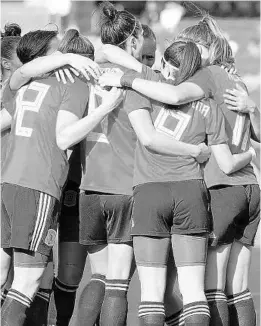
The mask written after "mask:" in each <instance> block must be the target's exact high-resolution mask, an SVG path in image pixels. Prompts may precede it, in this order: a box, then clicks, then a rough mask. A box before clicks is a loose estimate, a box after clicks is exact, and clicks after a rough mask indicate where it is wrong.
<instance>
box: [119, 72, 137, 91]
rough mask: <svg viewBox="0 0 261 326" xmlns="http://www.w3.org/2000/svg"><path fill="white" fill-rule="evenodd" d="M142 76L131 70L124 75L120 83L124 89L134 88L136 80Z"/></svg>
mask: <svg viewBox="0 0 261 326" xmlns="http://www.w3.org/2000/svg"><path fill="white" fill-rule="evenodd" d="M140 76H141V74H140V73H138V72H136V71H134V70H129V71H127V72H125V73H124V75H123V76H122V77H121V79H120V83H121V86H122V87H129V88H132V83H133V81H134V79H135V78H139V77H140Z"/></svg>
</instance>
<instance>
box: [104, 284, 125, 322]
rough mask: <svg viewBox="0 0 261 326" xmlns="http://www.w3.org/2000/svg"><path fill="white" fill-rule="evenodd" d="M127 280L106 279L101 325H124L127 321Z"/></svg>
mask: <svg viewBox="0 0 261 326" xmlns="http://www.w3.org/2000/svg"><path fill="white" fill-rule="evenodd" d="M128 288H129V280H117V279H114V280H106V283H105V295H104V301H103V304H102V309H101V319H100V324H101V326H103V325H106V326H124V325H126V321H127V311H128V301H127V292H128Z"/></svg>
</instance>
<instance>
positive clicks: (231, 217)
mask: <svg viewBox="0 0 261 326" xmlns="http://www.w3.org/2000/svg"><path fill="white" fill-rule="evenodd" d="M209 193H210V206H211V211H212V220H213V226H212V228H213V231H212V232H211V234H210V245H211V246H217V245H224V244H229V243H232V242H234V240H237V241H239V242H241V243H242V244H245V245H250V246H253V244H254V239H255V235H256V232H257V229H258V225H259V221H260V188H259V186H258V185H246V186H219V187H215V188H211V189H209Z"/></svg>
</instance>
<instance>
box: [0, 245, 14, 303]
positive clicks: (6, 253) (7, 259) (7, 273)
mask: <svg viewBox="0 0 261 326" xmlns="http://www.w3.org/2000/svg"><path fill="white" fill-rule="evenodd" d="M12 256H13V250H12V249H11V248H1V307H2V305H3V303H4V300H5V298H6V295H7V292H8V290H9V288H10V286H11V284H12V281H13V267H12Z"/></svg>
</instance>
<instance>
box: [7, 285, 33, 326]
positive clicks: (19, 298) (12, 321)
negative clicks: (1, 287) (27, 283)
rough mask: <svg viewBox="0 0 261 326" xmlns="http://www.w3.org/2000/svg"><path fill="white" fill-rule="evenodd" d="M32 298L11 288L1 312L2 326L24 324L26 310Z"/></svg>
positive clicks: (20, 325)
mask: <svg viewBox="0 0 261 326" xmlns="http://www.w3.org/2000/svg"><path fill="white" fill-rule="evenodd" d="M31 303H32V300H31V299H30V298H28V297H27V296H26V295H24V294H22V293H21V292H19V291H16V290H15V289H10V290H9V291H8V293H7V296H6V299H5V301H4V304H3V307H2V313H1V325H2V326H23V325H24V322H25V318H26V311H27V310H28V308H29V307H30V305H31Z"/></svg>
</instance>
